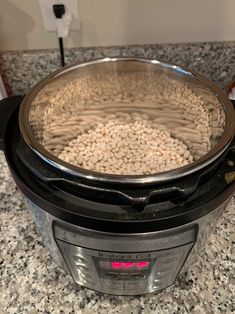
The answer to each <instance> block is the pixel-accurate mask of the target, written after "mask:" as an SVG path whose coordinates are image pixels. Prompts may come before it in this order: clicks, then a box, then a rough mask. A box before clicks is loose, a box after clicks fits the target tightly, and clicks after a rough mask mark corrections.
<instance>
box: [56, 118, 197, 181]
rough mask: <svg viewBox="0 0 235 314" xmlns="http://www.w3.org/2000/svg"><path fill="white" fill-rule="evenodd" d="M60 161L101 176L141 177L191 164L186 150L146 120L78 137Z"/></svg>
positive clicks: (118, 123) (108, 126) (105, 126)
mask: <svg viewBox="0 0 235 314" xmlns="http://www.w3.org/2000/svg"><path fill="white" fill-rule="evenodd" d="M59 158H61V159H63V160H65V161H67V162H68V163H71V164H74V165H76V166H79V167H82V168H85V169H89V170H94V171H98V172H103V173H112V174H119V175H134V174H135V175H140V174H150V173H156V172H162V171H166V170H171V169H174V168H178V167H181V166H184V165H187V164H188V163H189V162H191V161H192V160H193V157H192V155H191V154H190V152H189V150H188V149H187V146H186V145H184V144H183V143H182V142H181V141H179V140H177V139H174V138H172V137H171V135H170V133H169V132H167V131H164V130H161V129H160V130H159V129H158V128H157V127H155V126H154V125H153V123H152V122H150V121H147V120H142V121H135V122H128V123H127V122H126V123H125V122H124V121H123V120H118V119H116V120H111V121H108V122H107V123H99V124H98V125H97V127H95V128H94V129H91V130H89V131H88V132H86V133H84V134H81V135H78V136H77V137H76V138H75V139H73V140H72V141H71V142H69V144H68V146H66V147H65V148H64V150H63V151H62V153H61V154H60V155H59Z"/></svg>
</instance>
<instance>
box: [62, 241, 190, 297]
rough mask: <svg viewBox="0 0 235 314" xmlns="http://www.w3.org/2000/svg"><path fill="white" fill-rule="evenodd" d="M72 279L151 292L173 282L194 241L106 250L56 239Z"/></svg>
mask: <svg viewBox="0 0 235 314" xmlns="http://www.w3.org/2000/svg"><path fill="white" fill-rule="evenodd" d="M56 241H57V244H58V247H59V249H60V251H61V253H62V255H63V257H64V260H65V262H66V264H67V267H68V269H69V270H70V272H71V274H72V276H73V278H74V281H75V282H77V283H78V284H80V285H82V286H85V287H87V288H90V289H93V290H97V291H102V292H104V293H111V294H112V293H115V294H119V295H135V294H136V295H137V294H144V293H150V292H155V291H158V290H161V289H163V288H166V287H168V286H170V285H171V284H173V283H174V281H175V279H176V278H177V275H178V274H179V272H180V269H181V268H182V266H183V264H184V262H185V260H186V259H187V256H188V254H189V253H190V250H191V248H192V247H193V245H194V241H191V242H188V243H186V244H184V245H180V246H178V247H174V248H168V249H163V250H158V251H149V252H138V253H134V252H131V253H127V252H124V253H123V252H121V253H119V252H106V251H98V250H94V249H88V248H84V247H78V246H76V245H74V244H70V243H67V242H64V241H62V240H59V239H56Z"/></svg>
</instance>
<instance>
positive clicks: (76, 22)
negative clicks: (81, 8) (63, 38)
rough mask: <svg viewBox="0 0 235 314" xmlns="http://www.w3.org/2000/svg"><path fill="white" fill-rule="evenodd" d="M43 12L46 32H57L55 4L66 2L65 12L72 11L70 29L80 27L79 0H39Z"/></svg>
mask: <svg viewBox="0 0 235 314" xmlns="http://www.w3.org/2000/svg"><path fill="white" fill-rule="evenodd" d="M38 1H39V4H40V8H41V13H42V20H43V24H44V28H45V31H46V32H56V31H57V23H56V17H55V15H54V12H53V5H54V4H64V6H65V12H70V13H71V15H72V22H71V26H70V30H79V29H80V19H79V12H78V0H38Z"/></svg>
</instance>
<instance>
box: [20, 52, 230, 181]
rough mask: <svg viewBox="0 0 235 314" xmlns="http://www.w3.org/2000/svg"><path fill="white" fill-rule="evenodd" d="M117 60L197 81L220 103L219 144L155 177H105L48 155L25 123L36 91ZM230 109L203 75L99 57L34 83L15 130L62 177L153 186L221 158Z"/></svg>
mask: <svg viewBox="0 0 235 314" xmlns="http://www.w3.org/2000/svg"><path fill="white" fill-rule="evenodd" d="M118 61H128V62H130V61H134V62H144V63H149V64H153V65H154V64H157V65H158V66H161V67H163V68H166V69H167V70H172V71H174V72H175V71H179V72H181V73H184V75H190V76H191V77H193V78H194V79H196V80H197V81H199V82H200V83H201V84H202V85H204V86H205V87H206V88H208V89H209V90H210V92H212V93H213V95H214V96H216V97H217V99H218V100H219V102H220V104H222V106H223V109H224V113H225V118H226V125H225V129H224V133H223V136H222V138H221V139H220V140H219V142H218V143H217V144H216V145H215V146H214V147H213V148H212V149H211V150H210V151H209V152H208V153H207V154H205V155H204V156H203V157H201V158H199V159H198V160H196V161H194V162H192V163H190V164H188V165H186V166H183V167H180V168H176V169H173V170H170V171H165V172H160V173H156V174H148V175H112V174H105V173H100V172H95V171H91V170H86V169H83V168H80V167H77V166H74V165H72V164H69V163H67V162H65V161H63V160H62V159H59V158H58V157H56V156H55V155H53V154H52V153H51V152H49V151H48V150H46V149H45V148H44V147H43V146H42V145H41V144H40V143H39V142H38V141H37V140H36V138H35V136H34V135H33V132H32V129H31V127H30V122H29V111H30V105H31V102H32V101H33V100H34V98H35V96H36V95H37V94H38V92H39V91H40V90H41V89H42V88H43V87H44V86H45V85H47V84H48V83H49V82H51V81H52V80H53V79H55V78H57V77H59V76H61V75H63V74H65V73H67V72H69V71H71V70H74V69H78V68H80V67H84V66H88V65H92V64H97V63H104V62H118ZM234 116H235V115H234V109H233V106H232V104H231V102H230V100H229V99H228V98H227V97H226V95H225V94H224V93H223V92H222V90H220V88H219V87H217V85H216V84H214V83H213V82H212V81H210V80H209V79H207V78H205V77H204V76H202V75H200V74H198V73H196V72H195V71H191V70H188V69H185V68H181V67H178V66H175V65H171V64H167V63H163V62H160V61H158V60H150V59H144V58H125V57H118V58H103V59H98V60H94V61H89V62H84V63H75V64H73V65H69V66H67V67H65V68H62V69H60V70H58V71H56V72H54V73H52V74H51V75H48V76H47V77H45V78H44V79H43V80H41V81H40V82H39V83H38V84H36V85H35V86H34V87H33V88H32V90H31V91H30V92H29V93H28V94H27V95H26V96H25V98H24V99H23V102H22V104H21V106H20V112H19V127H20V131H21V134H22V136H23V138H24V140H25V142H26V143H27V145H28V146H29V147H30V148H31V149H32V151H33V152H34V153H36V154H37V155H38V156H39V157H40V158H42V159H43V160H44V161H45V162H47V163H49V164H50V165H51V166H53V167H55V168H57V169H59V170H61V171H63V172H64V173H66V174H70V175H73V176H76V177H78V178H79V177H80V178H84V179H87V180H91V181H96V182H105V183H108V182H109V183H118V184H153V183H162V182H166V181H170V180H173V179H179V178H181V177H184V176H186V175H189V174H191V173H194V172H196V171H198V170H200V169H202V168H204V167H206V166H207V165H209V164H210V163H212V162H213V161H215V160H216V159H217V158H218V157H219V156H221V155H222V154H223V153H224V152H225V151H226V149H227V148H228V146H229V144H230V143H231V141H232V139H233V137H234V129H235V125H234Z"/></svg>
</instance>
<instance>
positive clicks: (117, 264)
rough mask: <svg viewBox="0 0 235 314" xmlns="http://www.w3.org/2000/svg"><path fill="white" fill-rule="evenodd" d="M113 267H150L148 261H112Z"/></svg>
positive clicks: (116, 268) (139, 268)
mask: <svg viewBox="0 0 235 314" xmlns="http://www.w3.org/2000/svg"><path fill="white" fill-rule="evenodd" d="M111 267H112V269H115V270H118V269H126V270H127V269H138V270H141V269H147V268H148V267H149V262H148V261H137V262H132V261H112V262H111Z"/></svg>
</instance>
